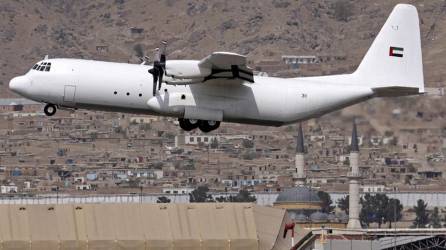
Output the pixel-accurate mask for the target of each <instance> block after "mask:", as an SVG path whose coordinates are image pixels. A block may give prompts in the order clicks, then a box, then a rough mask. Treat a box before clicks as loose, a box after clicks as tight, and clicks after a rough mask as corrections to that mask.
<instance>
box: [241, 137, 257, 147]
mask: <svg viewBox="0 0 446 250" xmlns="http://www.w3.org/2000/svg"><path fill="white" fill-rule="evenodd" d="M242 146H243V147H244V148H253V147H254V142H253V141H252V140H248V139H243V141H242Z"/></svg>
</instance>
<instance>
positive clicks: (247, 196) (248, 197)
mask: <svg viewBox="0 0 446 250" xmlns="http://www.w3.org/2000/svg"><path fill="white" fill-rule="evenodd" d="M215 200H216V201H217V202H256V200H257V198H256V197H255V196H254V195H252V194H251V192H249V191H248V190H240V191H239V192H238V194H237V195H235V196H233V195H230V196H226V197H224V196H220V197H217V198H215Z"/></svg>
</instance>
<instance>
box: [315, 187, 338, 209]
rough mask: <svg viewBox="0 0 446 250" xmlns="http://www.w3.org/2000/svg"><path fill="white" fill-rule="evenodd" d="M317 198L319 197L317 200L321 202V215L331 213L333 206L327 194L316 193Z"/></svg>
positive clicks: (322, 192)
mask: <svg viewBox="0 0 446 250" xmlns="http://www.w3.org/2000/svg"><path fill="white" fill-rule="evenodd" d="M317 196H319V199H320V200H321V202H322V205H321V212H322V213H327V214H329V213H331V212H333V210H334V208H335V206H333V205H332V204H333V201H332V200H331V198H330V195H329V194H328V193H327V192H324V191H319V192H317Z"/></svg>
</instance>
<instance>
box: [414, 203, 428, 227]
mask: <svg viewBox="0 0 446 250" xmlns="http://www.w3.org/2000/svg"><path fill="white" fill-rule="evenodd" d="M426 208H427V203H425V202H424V201H423V200H421V199H419V200H418V201H417V205H416V206H415V207H414V210H415V215H416V218H415V220H414V222H413V225H412V226H413V227H415V228H424V227H426V225H427V223H429V215H428V213H427V210H426Z"/></svg>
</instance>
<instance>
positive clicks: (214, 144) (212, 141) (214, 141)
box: [210, 137, 218, 149]
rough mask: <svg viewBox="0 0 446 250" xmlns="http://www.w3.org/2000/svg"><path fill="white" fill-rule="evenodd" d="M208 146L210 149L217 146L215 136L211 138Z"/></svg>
mask: <svg viewBox="0 0 446 250" xmlns="http://www.w3.org/2000/svg"><path fill="white" fill-rule="evenodd" d="M210 147H211V148H212V149H215V148H218V140H217V138H216V137H214V138H212V140H211V145H210Z"/></svg>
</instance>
